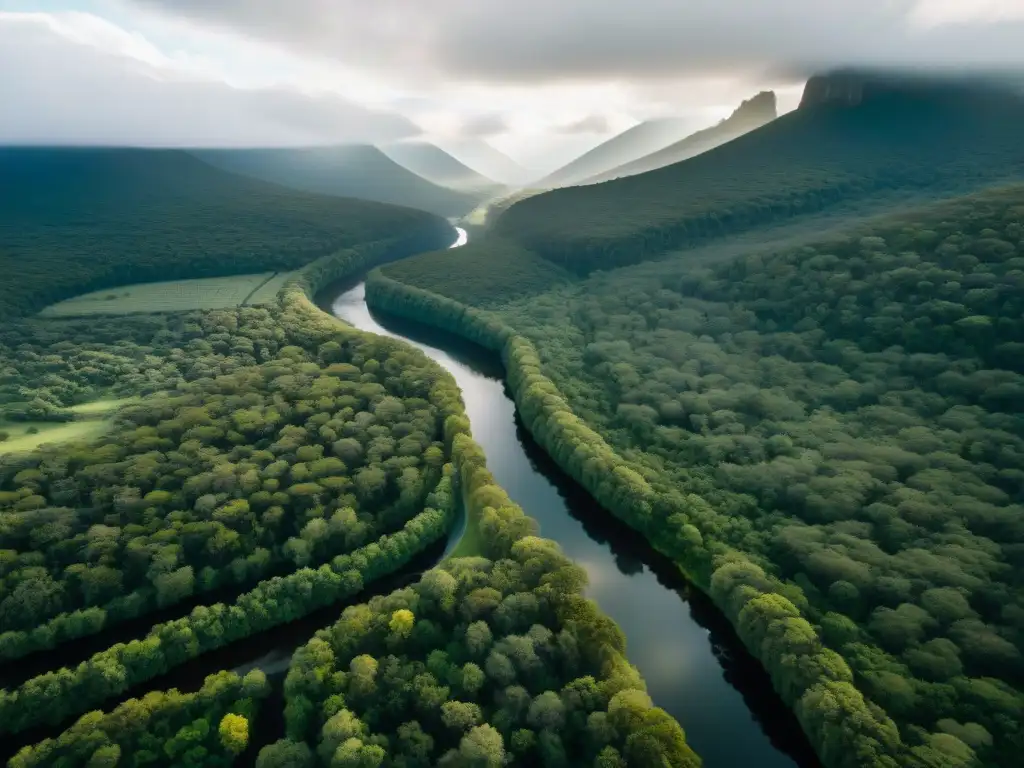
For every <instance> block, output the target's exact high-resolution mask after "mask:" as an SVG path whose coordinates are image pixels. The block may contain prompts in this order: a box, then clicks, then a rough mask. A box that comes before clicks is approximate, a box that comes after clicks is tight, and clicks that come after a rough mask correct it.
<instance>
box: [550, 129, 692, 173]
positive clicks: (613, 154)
mask: <svg viewBox="0 0 1024 768" xmlns="http://www.w3.org/2000/svg"><path fill="white" fill-rule="evenodd" d="M686 130H687V121H685V120H683V119H681V118H676V117H667V118H660V119H657V120H647V121H646V122H643V123H640V124H639V125H634V126H633V127H632V128H629V129H627V130H625V131H623V132H622V133H620V134H617V135H616V136H613V137H612V138H610V139H608V141H605V142H603V143H601V144H598V145H597V146H596V147H594V148H593V149H591V150H590V151H589V152H585V153H584V154H582V155H580V156H579V157H577V158H576V159H575V160H573V161H572V162H571V163H569V164H567V165H564V166H562V167H561V168H559V169H558V170H557V171H554V172H553V173H550V174H548V175H547V176H545V177H544V178H543V179H540V180H539V181H535V182H533V183H531V184H530V186H531V187H535V188H540V189H553V188H555V187H567V186H570V185H572V184H579V183H580V182H581V181H583V180H584V179H588V178H590V177H591V176H595V175H597V174H601V173H605V172H606V171H608V170H609V169H611V168H615V167H617V166H620V165H622V164H624V163H628V162H630V161H631V160H635V159H636V158H638V157H643V156H644V155H646V154H648V153H650V152H654V151H655V150H658V149H661V148H662V147H665V146H667V145H669V144H671V143H672V142H674V141H677V140H678V139H679V137H680V136H684V135H685V134H686Z"/></svg>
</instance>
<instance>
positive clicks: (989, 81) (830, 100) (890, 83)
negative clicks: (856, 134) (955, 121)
mask: <svg viewBox="0 0 1024 768" xmlns="http://www.w3.org/2000/svg"><path fill="white" fill-rule="evenodd" d="M1022 90H1024V88H1022V87H1021V85H1020V84H1019V83H1016V82H1012V81H1007V80H1006V79H1005V78H1004V79H999V78H993V77H985V76H982V75H949V76H941V75H927V74H924V73H914V72H877V71H876V72H872V71H858V70H837V71H834V72H828V73H825V74H820V75H815V76H814V77H812V78H811V79H810V80H808V81H807V85H806V86H804V94H803V99H801V101H800V108H801V109H806V108H808V107H813V106H816V105H819V104H838V105H842V106H849V107H855V106H858V105H860V104H863V103H864V102H874V101H877V100H879V99H892V98H895V99H898V100H904V101H908V102H912V101H916V102H920V101H930V102H937V101H945V102H949V101H957V102H959V103H963V104H965V105H966V104H969V103H971V102H972V101H976V100H978V99H993V98H994V99H997V100H998V99H1005V98H1014V99H1018V98H1020V96H1021V91H1022Z"/></svg>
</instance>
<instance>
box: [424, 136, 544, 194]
mask: <svg viewBox="0 0 1024 768" xmlns="http://www.w3.org/2000/svg"><path fill="white" fill-rule="evenodd" d="M438 146H440V147H441V149H443V150H444V151H445V152H447V153H448V154H449V155H451V156H452V157H454V158H455V159H456V160H458V161H459V162H461V163H463V164H465V165H467V166H469V167H470V168H472V169H473V170H474V171H476V172H477V173H479V174H481V175H482V176H484V177H486V178H488V179H494V180H495V181H496V182H498V183H499V184H506V185H508V186H518V185H520V184H526V183H527V182H528V181H530V179H532V178H534V177H535V176H536V174H535V173H534V172H532V171H530V170H528V169H526V168H524V167H523V166H521V165H520V164H519V163H517V162H516V161H515V160H513V159H512V158H511V157H509V156H508V155H506V154H505V153H504V152H501V151H499V150H497V149H495V148H494V147H492V146H491V145H490V144H488V143H487V142H486V141H483V140H480V139H452V140H446V141H441V142H439V143H438Z"/></svg>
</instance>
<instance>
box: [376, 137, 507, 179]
mask: <svg viewBox="0 0 1024 768" xmlns="http://www.w3.org/2000/svg"><path fill="white" fill-rule="evenodd" d="M377 148H378V149H380V151H381V152H383V153H384V154H385V155H387V156H388V157H389V158H391V159H392V160H394V161H395V162H396V163H398V164H399V165H401V166H403V167H404V168H406V169H408V170H410V171H412V172H413V173H415V174H416V175H417V176H421V177H423V178H424V179H426V180H427V181H429V182H431V183H433V184H437V185H439V186H442V187H448V188H450V189H456V190H466V191H470V190H496V189H498V188H500V187H502V186H503V185H501V184H499V183H498V182H496V181H494V180H493V179H489V178H487V177H486V176H484V175H483V174H481V173H478V172H477V171H474V170H473V169H472V168H470V167H469V166H467V165H465V164H464V163H462V162H460V161H459V160H457V159H456V158H455V157H453V156H452V155H450V154H449V153H448V152H445V151H444V150H443V149H441V148H440V147H439V146H437V145H436V144H431V143H429V142H426V141H403V142H396V143H392V144H381V145H379V146H378V147H377Z"/></svg>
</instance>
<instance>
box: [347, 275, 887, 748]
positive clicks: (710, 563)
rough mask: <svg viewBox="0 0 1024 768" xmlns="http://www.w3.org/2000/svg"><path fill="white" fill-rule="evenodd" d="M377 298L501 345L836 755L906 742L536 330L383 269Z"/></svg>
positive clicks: (530, 418) (603, 494)
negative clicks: (650, 475) (567, 383)
mask: <svg viewBox="0 0 1024 768" xmlns="http://www.w3.org/2000/svg"><path fill="white" fill-rule="evenodd" d="M367 300H368V302H369V304H370V306H371V307H373V308H376V309H380V310H384V311H386V312H388V313H390V314H393V315H397V316H399V317H403V318H405V319H407V320H412V321H416V322H418V323H422V324H425V325H427V326H430V327H434V328H440V329H443V330H446V331H449V332H452V333H455V334H457V335H459V336H461V337H463V338H466V339H470V340H472V341H474V342H477V343H479V344H480V345H481V346H483V347H485V348H487V349H489V350H491V351H492V352H495V353H498V354H500V355H501V358H502V361H503V362H504V366H505V369H506V371H507V381H508V385H509V388H510V391H511V392H512V395H513V399H514V400H515V403H516V405H517V407H518V409H519V411H520V413H521V414H522V416H523V422H524V424H525V425H526V427H527V428H528V429H529V431H530V432H531V434H532V435H533V436H534V438H535V439H536V440H537V442H538V443H540V445H542V446H543V447H544V448H545V450H546V451H547V452H548V453H549V454H550V455H551V456H552V457H553V459H554V460H555V461H556V462H557V463H558V465H559V466H560V467H562V469H563V470H565V471H566V472H567V473H568V474H569V475H570V476H571V477H572V478H574V479H575V480H576V481H577V482H579V483H580V484H581V485H582V486H583V487H584V488H585V489H586V490H587V491H588V492H589V493H590V495H591V496H592V498H593V499H594V500H596V501H597V502H598V503H599V504H600V505H601V506H602V507H604V508H605V509H607V510H609V511H610V512H611V513H612V514H614V515H615V516H616V517H618V518H619V519H620V520H622V521H624V522H625V523H627V524H628V525H630V526H631V527H632V528H634V529H635V530H637V531H639V532H640V533H642V534H643V535H644V536H645V538H646V539H647V540H648V541H649V542H651V544H652V546H654V547H655V548H656V549H658V551H660V552H661V553H662V554H664V555H665V556H667V557H669V558H670V559H671V561H672V562H673V563H674V564H675V566H676V567H677V568H678V569H680V570H681V571H682V572H683V573H685V574H686V576H687V577H688V578H689V579H690V580H691V581H692V583H693V584H694V585H695V586H697V587H698V588H699V589H701V591H703V592H704V593H706V594H707V595H708V596H709V597H710V598H711V599H712V600H713V601H714V603H715V604H716V605H717V606H718V608H719V609H720V610H721V611H722V613H723V614H724V615H725V616H726V617H727V618H728V619H729V621H730V622H731V624H732V625H733V626H734V627H736V628H737V631H738V633H739V635H740V637H741V638H742V640H743V643H744V645H745V646H746V648H747V649H748V650H749V652H750V653H751V654H753V655H754V656H755V657H757V658H758V659H759V660H760V661H761V663H762V665H763V666H764V668H765V669H766V670H767V672H768V674H769V675H770V677H771V684H772V686H773V687H774V689H775V691H776V692H777V693H778V694H779V696H780V697H781V698H782V700H783V701H784V702H785V704H786V705H787V706H789V707H790V708H791V709H792V711H793V712H794V713H795V715H796V717H797V719H798V720H799V722H800V725H801V727H802V729H803V731H804V733H806V734H807V737H808V738H809V739H810V741H811V743H812V744H813V745H814V747H815V751H816V752H817V754H818V755H819V756H820V757H821V759H822V761H823V763H824V764H825V765H827V766H830V767H831V766H836V767H838V766H850V767H851V768H853V767H854V766H860V765H863V764H865V762H864V761H865V760H867V759H875V757H879V758H881V757H882V756H889V755H892V754H901V753H902V752H903V751H904V747H903V746H902V744H901V742H900V737H899V733H898V731H897V730H896V728H895V726H894V724H892V722H891V721H890V720H889V719H888V718H886V717H884V715H882V714H881V713H880V712H879V711H878V710H877V708H876V707H874V705H872V704H871V703H870V702H868V701H867V700H865V698H864V696H863V695H862V694H861V692H860V691H859V690H857V688H855V687H854V685H853V674H852V672H851V670H850V669H849V667H848V666H847V664H846V663H845V662H844V661H843V660H842V659H841V658H840V657H839V656H838V655H837V654H836V653H835V652H833V651H832V650H830V649H828V648H826V647H824V645H823V644H822V641H821V639H820V637H819V636H818V634H817V632H816V631H815V629H814V627H813V626H811V624H810V623H809V622H808V621H807V620H806V619H805V618H804V617H803V616H802V615H801V612H800V610H799V608H798V607H797V606H796V605H794V604H793V603H792V602H791V601H790V600H789V599H787V598H786V597H785V596H784V593H785V591H786V589H785V586H784V585H783V584H781V583H780V582H778V581H777V580H776V579H774V578H772V577H771V576H770V575H768V574H766V573H765V572H764V570H763V569H761V568H760V567H759V566H758V565H757V564H755V563H753V562H751V561H750V560H749V559H747V558H746V557H745V556H744V555H742V554H741V553H739V552H736V551H734V550H730V549H729V548H727V547H725V546H724V545H722V544H718V543H716V542H715V540H714V538H713V534H712V532H711V531H709V530H706V529H705V530H702V529H701V522H702V521H701V518H700V515H699V504H700V503H703V502H702V500H699V499H687V500H680V499H674V498H671V497H667V496H666V495H664V494H662V493H660V492H658V491H656V490H655V489H654V488H652V487H651V485H650V484H649V483H648V482H647V480H646V479H645V478H644V477H643V476H642V475H641V474H640V473H639V472H637V471H636V470H635V469H634V468H633V467H631V466H630V465H629V463H628V462H626V461H625V460H623V459H622V458H621V457H619V456H618V455H617V454H616V452H615V451H614V450H613V449H612V448H611V446H609V445H608V444H607V443H606V442H605V441H604V440H603V438H601V436H600V435H598V434H597V433H596V432H595V431H594V430H592V429H591V428H590V427H589V426H587V425H586V424H585V423H584V422H583V421H582V420H580V419H579V418H578V417H577V416H576V415H575V414H574V413H573V412H572V410H571V409H570V407H569V405H568V403H567V401H566V400H565V399H564V398H563V397H562V395H561V393H560V392H559V390H558V388H557V387H556V386H555V384H554V383H553V382H552V381H551V380H550V379H548V378H547V377H546V376H545V375H544V374H543V372H542V370H541V364H540V359H539V357H538V355H537V353H536V350H535V349H534V348H533V345H532V344H531V343H530V342H529V341H528V340H527V339H525V338H523V337H521V336H519V335H518V334H517V333H516V332H515V330H514V329H512V328H511V327H509V326H508V325H506V324H505V323H503V322H502V321H501V319H500V318H499V317H497V316H496V315H495V314H493V313H489V312H485V311H482V310H478V309H475V308H472V307H468V306H466V305H464V304H461V303H460V302H456V301H454V300H452V299H448V298H446V297H443V296H439V295H437V294H434V293H431V292H429V291H424V290H421V289H418V288H415V287H412V286H408V285H405V284H402V283H399V282H397V281H395V280H392V279H390V278H388V277H386V276H385V275H383V274H382V273H381V272H380V271H379V270H375V271H374V272H372V273H371V275H370V277H369V279H368V281H367ZM680 502H685V506H682V507H680ZM673 515H676V517H675V518H674V519H676V520H678V521H679V523H680V525H679V530H678V532H677V535H675V536H673V537H668V536H666V535H665V533H666V531H664V530H657V529H658V527H659V526H661V525H663V521H664V520H666V519H667V518H669V517H672V516H673ZM659 618H660V617H659ZM851 724H856V725H855V726H853V725H851ZM886 759H889V758H888V757H886Z"/></svg>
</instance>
